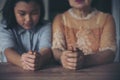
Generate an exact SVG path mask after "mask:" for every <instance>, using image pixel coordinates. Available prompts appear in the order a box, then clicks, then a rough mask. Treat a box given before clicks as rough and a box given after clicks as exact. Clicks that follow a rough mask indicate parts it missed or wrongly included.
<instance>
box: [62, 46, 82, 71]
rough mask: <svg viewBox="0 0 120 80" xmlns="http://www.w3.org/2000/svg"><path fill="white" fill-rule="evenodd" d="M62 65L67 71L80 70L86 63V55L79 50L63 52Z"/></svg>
mask: <svg viewBox="0 0 120 80" xmlns="http://www.w3.org/2000/svg"><path fill="white" fill-rule="evenodd" d="M61 63H62V65H63V67H64V68H66V69H71V70H77V69H80V68H82V66H83V63H84V54H83V52H82V51H81V50H79V49H78V48H74V49H73V48H71V49H69V50H67V51H63V53H62V55H61Z"/></svg>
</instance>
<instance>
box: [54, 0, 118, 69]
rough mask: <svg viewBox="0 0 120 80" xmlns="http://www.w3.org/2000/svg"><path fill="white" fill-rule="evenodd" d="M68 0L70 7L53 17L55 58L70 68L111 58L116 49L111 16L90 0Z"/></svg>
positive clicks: (91, 64)
mask: <svg viewBox="0 0 120 80" xmlns="http://www.w3.org/2000/svg"><path fill="white" fill-rule="evenodd" d="M68 2H69V4H70V6H71V8H70V9H68V10H67V11H65V12H64V13H62V14H58V15H57V16H56V17H55V19H54V21H53V42H52V49H53V55H54V58H55V60H56V61H58V62H60V63H61V64H62V66H63V67H64V68H66V69H73V70H76V69H81V68H84V67H88V66H96V65H101V64H106V63H110V62H113V60H114V57H115V52H116V34H115V33H116V31H115V22H114V19H113V17H112V16H111V15H110V14H108V13H104V12H101V11H99V10H97V9H95V8H92V7H91V3H92V0H68Z"/></svg>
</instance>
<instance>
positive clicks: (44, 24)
mask: <svg viewBox="0 0 120 80" xmlns="http://www.w3.org/2000/svg"><path fill="white" fill-rule="evenodd" d="M38 27H39V30H42V31H44V30H46V29H51V22H50V21H46V20H45V21H43V22H42V24H40V25H38Z"/></svg>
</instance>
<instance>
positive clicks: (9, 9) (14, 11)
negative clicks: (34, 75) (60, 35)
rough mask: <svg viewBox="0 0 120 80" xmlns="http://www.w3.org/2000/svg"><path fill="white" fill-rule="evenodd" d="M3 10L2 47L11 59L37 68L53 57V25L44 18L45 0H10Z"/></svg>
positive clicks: (31, 67)
mask: <svg viewBox="0 0 120 80" xmlns="http://www.w3.org/2000/svg"><path fill="white" fill-rule="evenodd" d="M2 14H3V21H2V24H1V25H0V47H1V48H2V53H4V54H5V56H6V58H7V61H8V62H10V63H12V64H14V65H17V66H19V67H22V68H23V69H25V70H37V69H39V68H41V67H42V66H43V64H44V63H46V62H47V61H48V60H49V61H50V58H51V49H50V47H51V25H50V24H49V23H46V22H43V17H44V7H43V2H42V0H7V1H6V3H5V6H4V7H3V9H2ZM3 23H4V24H5V25H6V26H5V25H3Z"/></svg>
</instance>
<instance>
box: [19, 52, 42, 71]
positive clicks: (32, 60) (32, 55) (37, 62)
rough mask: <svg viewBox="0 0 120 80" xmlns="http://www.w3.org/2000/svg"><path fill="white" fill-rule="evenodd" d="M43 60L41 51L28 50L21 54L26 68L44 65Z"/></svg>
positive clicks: (30, 68)
mask: <svg viewBox="0 0 120 80" xmlns="http://www.w3.org/2000/svg"><path fill="white" fill-rule="evenodd" d="M41 60H42V59H41V55H40V54H39V53H36V52H33V51H28V52H27V53H24V54H22V56H21V64H22V68H23V69H24V70H32V71H34V70H37V69H39V68H40V67H41V65H42V61H41Z"/></svg>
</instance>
